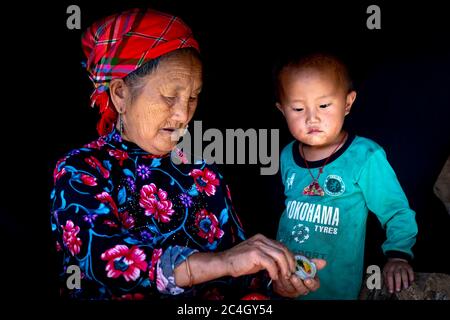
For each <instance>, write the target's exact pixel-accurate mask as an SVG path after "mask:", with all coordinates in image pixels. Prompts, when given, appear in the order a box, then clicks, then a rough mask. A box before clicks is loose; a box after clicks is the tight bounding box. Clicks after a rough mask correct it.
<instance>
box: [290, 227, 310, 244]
mask: <svg viewBox="0 0 450 320" xmlns="http://www.w3.org/2000/svg"><path fill="white" fill-rule="evenodd" d="M291 235H292V237H293V238H294V240H295V242H298V243H303V242H305V241H306V240H308V239H309V228H308V227H307V226H304V225H303V224H297V225H295V226H294V228H292V232H291Z"/></svg>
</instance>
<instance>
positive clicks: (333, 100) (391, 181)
mask: <svg viewBox="0 0 450 320" xmlns="http://www.w3.org/2000/svg"><path fill="white" fill-rule="evenodd" d="M276 80H277V86H278V88H277V90H278V100H277V101H278V102H277V103H276V106H277V108H278V109H279V110H280V111H281V112H282V113H283V115H284V117H285V118H286V121H287V125H288V128H289V131H290V132H291V134H292V135H293V136H294V138H295V139H296V140H294V141H293V142H292V143H290V144H288V145H287V146H286V147H285V148H284V150H283V151H282V153H281V175H282V181H283V184H284V188H285V190H284V193H285V196H286V202H285V204H286V209H285V210H284V212H283V214H282V216H281V219H280V223H279V227H278V235H277V239H278V240H280V241H281V242H283V243H284V244H285V245H286V246H287V247H288V248H289V249H290V250H292V251H293V252H294V253H298V254H303V255H305V256H307V257H309V258H321V259H325V260H326V261H327V267H326V268H324V269H323V270H320V271H319V272H318V275H319V278H320V283H321V287H320V288H319V289H318V290H317V291H316V292H313V293H311V294H309V295H307V296H306V297H305V298H308V299H357V298H358V294H359V291H360V289H361V282H362V277H363V257H364V240H365V230H366V219H367V214H368V211H369V210H370V211H372V212H374V213H375V215H376V216H377V218H378V219H379V220H380V222H381V224H382V226H383V227H384V228H386V235H387V239H386V241H385V242H384V243H383V246H382V249H383V252H384V254H385V255H386V257H387V258H388V262H387V263H386V265H385V266H384V269H383V275H384V280H385V283H386V284H387V286H388V290H389V291H390V292H393V291H394V289H395V290H396V291H400V290H401V287H402V285H403V288H407V287H408V286H409V284H410V283H411V282H412V281H413V280H414V273H413V270H412V268H411V266H410V265H409V263H408V261H409V260H410V259H411V258H412V256H413V255H412V252H411V247H412V246H413V245H414V243H415V237H416V234H417V224H416V221H415V213H414V211H412V210H411V209H410V208H409V205H408V200H407V198H406V196H405V194H404V192H403V190H402V188H401V186H400V184H399V182H398V180H397V177H396V175H395V173H394V171H393V169H392V168H391V166H390V165H389V163H388V161H387V159H386V154H385V153H384V151H383V149H382V148H381V147H380V146H379V145H378V144H376V143H375V142H373V141H372V140H369V139H367V138H363V137H360V136H355V135H352V134H349V133H347V132H346V131H345V130H343V128H342V127H343V123H344V118H345V116H346V115H347V114H349V112H350V110H351V107H352V104H353V102H354V101H355V98H356V92H355V91H353V90H352V85H351V80H350V78H349V75H348V72H347V69H346V67H345V66H344V65H343V63H342V62H340V61H339V60H338V59H337V58H335V57H333V56H331V55H326V54H313V55H309V56H306V57H303V58H300V59H297V60H292V61H290V62H288V63H286V64H284V65H283V66H282V67H281V68H280V69H279V71H278V72H277V75H276Z"/></svg>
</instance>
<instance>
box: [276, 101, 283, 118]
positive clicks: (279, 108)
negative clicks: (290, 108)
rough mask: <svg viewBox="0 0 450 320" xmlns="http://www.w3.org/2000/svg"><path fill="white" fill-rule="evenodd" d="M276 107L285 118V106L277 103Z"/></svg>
mask: <svg viewBox="0 0 450 320" xmlns="http://www.w3.org/2000/svg"><path fill="white" fill-rule="evenodd" d="M275 106H276V107H277V109H278V110H280V111H281V113H282V114H283V116H284V109H283V106H282V105H281V104H280V103H279V102H276V103H275Z"/></svg>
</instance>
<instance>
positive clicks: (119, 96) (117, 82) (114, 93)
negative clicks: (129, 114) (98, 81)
mask: <svg viewBox="0 0 450 320" xmlns="http://www.w3.org/2000/svg"><path fill="white" fill-rule="evenodd" d="M109 95H110V97H111V101H112V103H113V104H114V107H115V108H116V111H117V112H118V113H124V112H125V110H126V107H127V105H128V101H129V98H130V89H129V88H128V86H127V85H126V84H125V81H123V79H113V80H111V82H110V83H109Z"/></svg>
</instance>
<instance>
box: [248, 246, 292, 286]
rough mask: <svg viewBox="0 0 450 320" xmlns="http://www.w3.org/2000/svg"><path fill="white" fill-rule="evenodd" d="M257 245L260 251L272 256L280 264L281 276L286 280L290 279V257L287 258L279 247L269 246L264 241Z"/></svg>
mask: <svg viewBox="0 0 450 320" xmlns="http://www.w3.org/2000/svg"><path fill="white" fill-rule="evenodd" d="M257 244H258V248H259V249H260V250H262V251H263V252H264V253H265V254H266V255H268V256H270V257H271V258H272V259H273V260H274V261H275V262H276V263H277V264H278V268H279V270H280V272H281V275H282V276H283V277H285V278H286V279H289V277H290V276H291V274H292V272H291V271H290V267H289V262H288V257H286V255H285V253H284V252H283V251H282V250H280V249H279V248H278V247H274V246H270V245H267V244H266V243H265V242H263V241H259V242H257Z"/></svg>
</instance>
